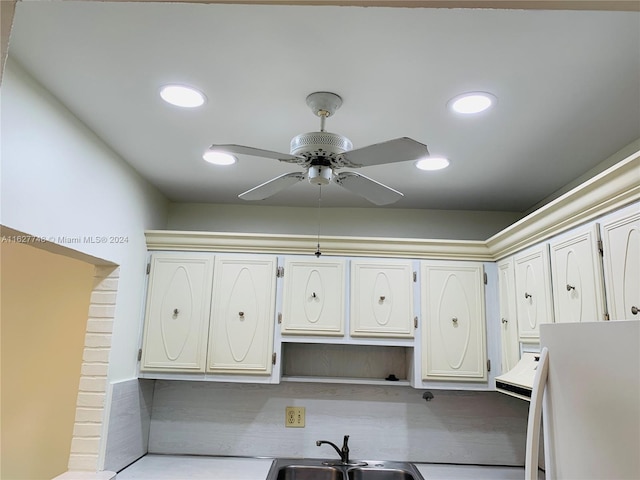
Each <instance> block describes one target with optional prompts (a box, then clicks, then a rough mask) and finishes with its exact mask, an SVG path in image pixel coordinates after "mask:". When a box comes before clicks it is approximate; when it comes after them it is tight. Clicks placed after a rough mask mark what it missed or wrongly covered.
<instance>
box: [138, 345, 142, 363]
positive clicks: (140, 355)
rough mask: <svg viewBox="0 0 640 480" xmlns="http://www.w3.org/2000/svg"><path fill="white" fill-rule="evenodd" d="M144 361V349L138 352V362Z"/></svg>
mask: <svg viewBox="0 0 640 480" xmlns="http://www.w3.org/2000/svg"><path fill="white" fill-rule="evenodd" d="M140 360H142V349H141V348H140V349H139V350H138V361H140Z"/></svg>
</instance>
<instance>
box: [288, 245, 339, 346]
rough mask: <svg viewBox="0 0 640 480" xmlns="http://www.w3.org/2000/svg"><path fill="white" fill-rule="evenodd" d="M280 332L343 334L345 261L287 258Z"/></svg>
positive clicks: (294, 333) (289, 333)
mask: <svg viewBox="0 0 640 480" xmlns="http://www.w3.org/2000/svg"><path fill="white" fill-rule="evenodd" d="M282 303H283V314H282V334H283V335H291V334H293V335H332V336H343V335H344V310H345V261H344V260H325V259H322V260H321V259H305V260H295V259H290V258H288V259H286V260H285V264H284V292H283V300H282Z"/></svg>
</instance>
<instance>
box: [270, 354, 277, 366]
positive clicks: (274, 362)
mask: <svg viewBox="0 0 640 480" xmlns="http://www.w3.org/2000/svg"><path fill="white" fill-rule="evenodd" d="M276 358H278V354H277V353H276V352H273V354H272V355H271V363H272V364H273V365H275V364H276Z"/></svg>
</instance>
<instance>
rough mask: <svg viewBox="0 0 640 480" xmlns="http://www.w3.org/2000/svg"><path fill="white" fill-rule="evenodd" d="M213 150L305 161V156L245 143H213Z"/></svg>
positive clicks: (287, 160) (211, 147) (281, 159)
mask: <svg viewBox="0 0 640 480" xmlns="http://www.w3.org/2000/svg"><path fill="white" fill-rule="evenodd" d="M209 151H211V152H223V153H237V154H238V155H252V156H254V157H264V158H273V159H274V160H280V161H282V162H290V163H298V162H300V161H304V160H305V159H304V157H298V156H296V155H290V154H288V153H280V152H274V151H271V150H262V149H261V148H253V147H247V146H244V145H233V144H228V145H215V144H214V145H211V146H210V147H209Z"/></svg>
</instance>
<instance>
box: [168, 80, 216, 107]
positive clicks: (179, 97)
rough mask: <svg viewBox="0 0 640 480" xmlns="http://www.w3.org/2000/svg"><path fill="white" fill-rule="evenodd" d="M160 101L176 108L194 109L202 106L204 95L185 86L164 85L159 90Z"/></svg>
mask: <svg viewBox="0 0 640 480" xmlns="http://www.w3.org/2000/svg"><path fill="white" fill-rule="evenodd" d="M160 96H161V97H162V99H163V100H164V101H165V102H167V103H170V104H171V105H175V106H177V107H185V108H194V107H199V106H201V105H203V104H204V102H205V100H206V97H205V96H204V93H202V92H201V91H200V90H197V89H195V88H193V87H187V86H185V85H165V86H164V87H162V88H161V89H160Z"/></svg>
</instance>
